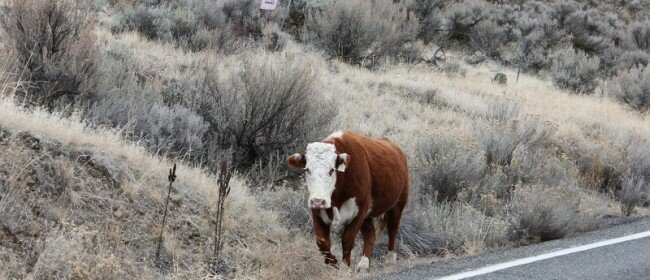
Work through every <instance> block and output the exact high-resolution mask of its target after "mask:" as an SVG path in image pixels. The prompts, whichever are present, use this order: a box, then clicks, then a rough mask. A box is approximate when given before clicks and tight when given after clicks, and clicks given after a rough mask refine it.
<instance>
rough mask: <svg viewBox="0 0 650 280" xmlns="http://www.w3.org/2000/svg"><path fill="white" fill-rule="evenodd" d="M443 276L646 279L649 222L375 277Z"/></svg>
mask: <svg viewBox="0 0 650 280" xmlns="http://www.w3.org/2000/svg"><path fill="white" fill-rule="evenodd" d="M468 272H469V273H468ZM462 274H465V275H462ZM468 274H469V275H468ZM467 276H469V277H467ZM444 277H449V278H447V279H483V280H485V279H499V280H522V279H650V218H644V219H639V220H637V221H634V222H631V223H628V224H623V225H617V226H612V227H609V228H605V229H601V230H597V231H593V232H589V233H586V234H583V235H580V236H575V237H571V238H565V239H561V240H555V241H550V242H544V243H541V244H536V245H531V246H526V247H521V248H517V249H512V250H506V251H501V252H493V253H488V254H482V255H477V256H472V257H468V258H461V259H451V260H444V261H434V262H432V263H431V264H427V265H423V266H419V267H415V268H411V269H408V270H404V271H398V272H394V273H391V274H386V275H382V276H380V277H377V276H375V277H373V279H438V278H444Z"/></svg>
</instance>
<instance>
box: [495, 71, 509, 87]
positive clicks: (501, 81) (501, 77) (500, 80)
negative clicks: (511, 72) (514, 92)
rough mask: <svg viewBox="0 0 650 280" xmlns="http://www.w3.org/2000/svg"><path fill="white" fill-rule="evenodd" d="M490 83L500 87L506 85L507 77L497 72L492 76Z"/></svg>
mask: <svg viewBox="0 0 650 280" xmlns="http://www.w3.org/2000/svg"><path fill="white" fill-rule="evenodd" d="M492 82H494V83H497V84H500V85H505V84H506V83H508V77H506V74H503V73H501V72H499V73H497V74H496V75H494V78H493V79H492Z"/></svg>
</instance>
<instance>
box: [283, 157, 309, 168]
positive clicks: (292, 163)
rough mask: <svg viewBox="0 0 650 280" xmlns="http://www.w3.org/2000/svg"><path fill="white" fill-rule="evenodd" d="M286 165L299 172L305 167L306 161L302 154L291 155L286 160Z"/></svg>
mask: <svg viewBox="0 0 650 280" xmlns="http://www.w3.org/2000/svg"><path fill="white" fill-rule="evenodd" d="M287 165H288V166H289V167H291V168H292V169H294V170H301V169H303V168H305V165H307V159H306V158H305V155H303V154H293V155H290V156H289V157H288V158H287Z"/></svg>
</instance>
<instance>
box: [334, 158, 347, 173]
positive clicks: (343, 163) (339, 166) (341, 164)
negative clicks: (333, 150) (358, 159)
mask: <svg viewBox="0 0 650 280" xmlns="http://www.w3.org/2000/svg"><path fill="white" fill-rule="evenodd" d="M349 162H350V156H349V155H348V154H346V153H343V154H339V155H338V157H337V158H336V170H338V171H340V172H345V169H346V168H348V163H349Z"/></svg>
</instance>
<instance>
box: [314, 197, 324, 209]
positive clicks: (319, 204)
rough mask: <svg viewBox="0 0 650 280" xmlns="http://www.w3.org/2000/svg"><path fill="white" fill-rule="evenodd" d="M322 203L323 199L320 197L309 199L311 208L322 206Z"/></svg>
mask: <svg viewBox="0 0 650 280" xmlns="http://www.w3.org/2000/svg"><path fill="white" fill-rule="evenodd" d="M323 204H325V199H320V198H312V199H311V206H312V207H313V208H323Z"/></svg>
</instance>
